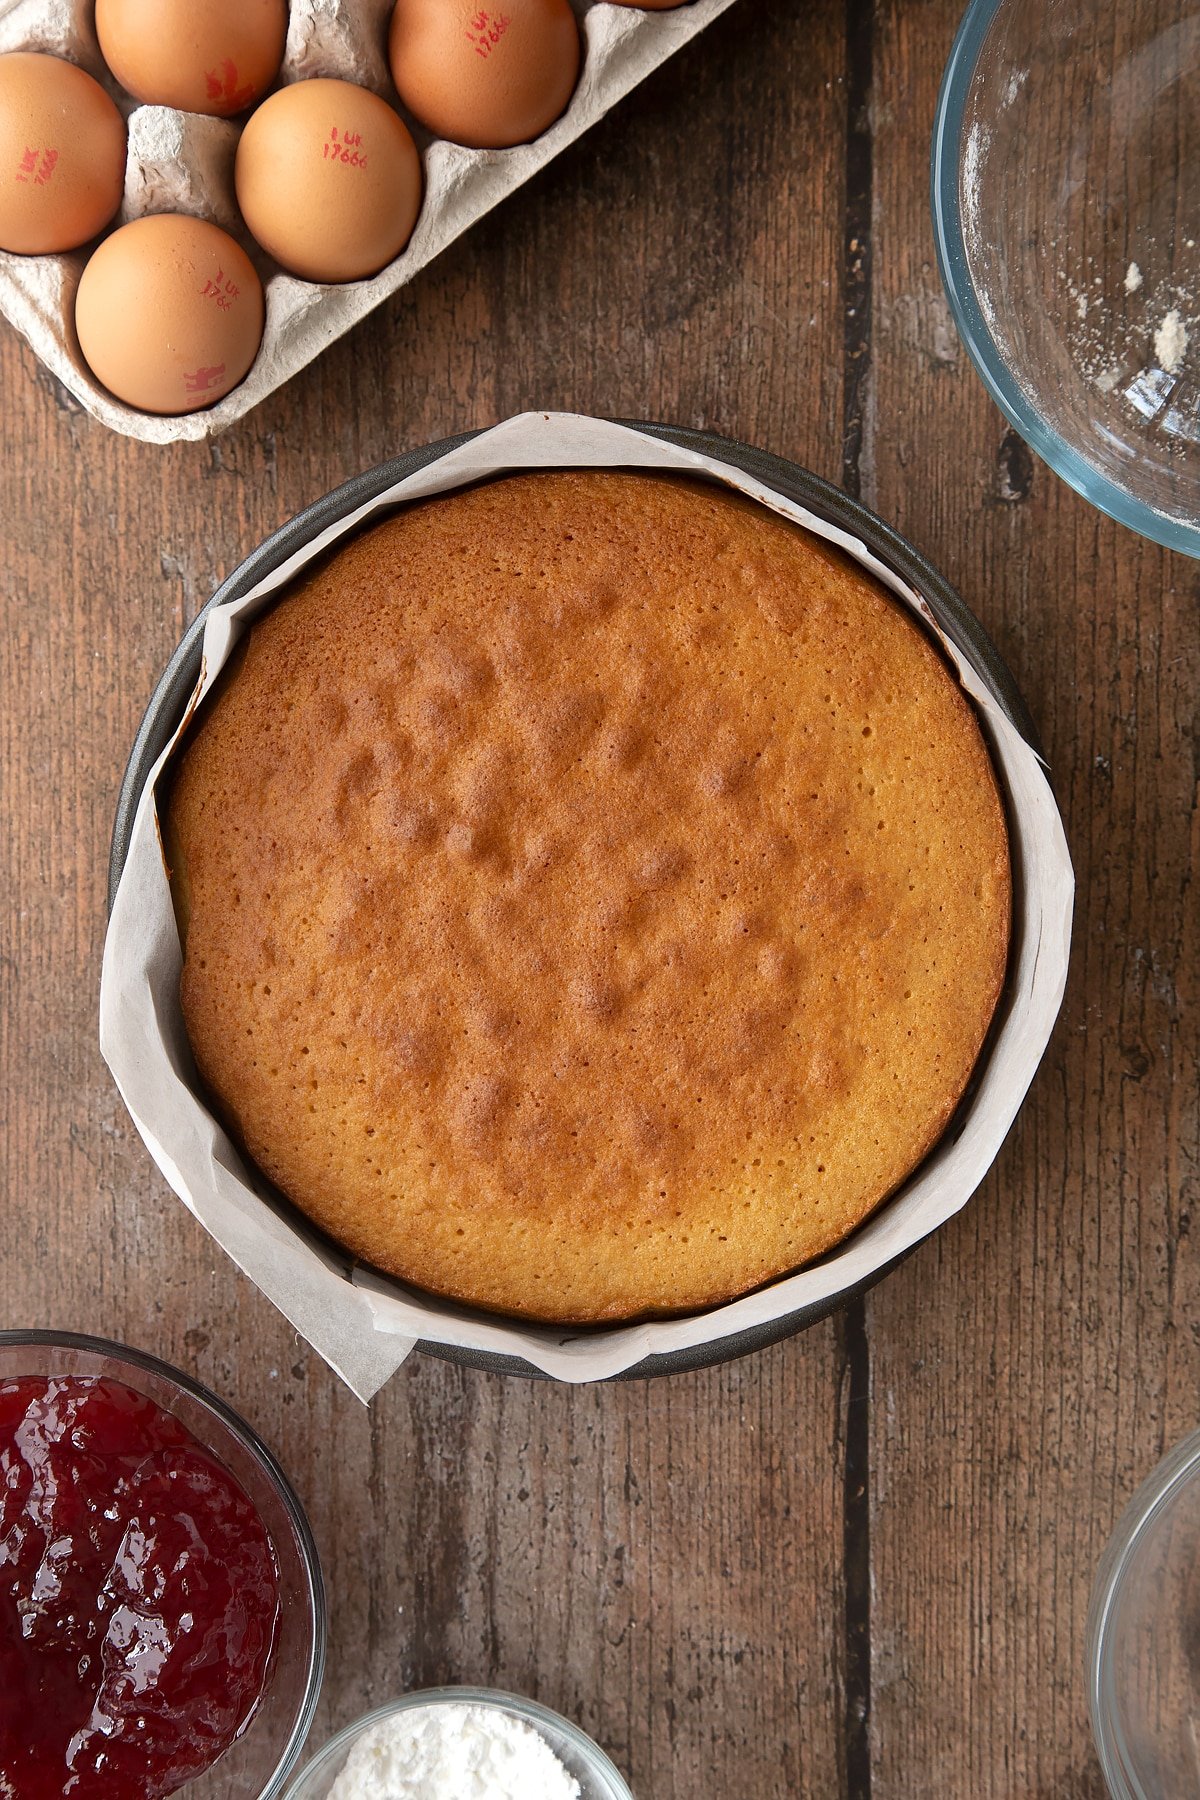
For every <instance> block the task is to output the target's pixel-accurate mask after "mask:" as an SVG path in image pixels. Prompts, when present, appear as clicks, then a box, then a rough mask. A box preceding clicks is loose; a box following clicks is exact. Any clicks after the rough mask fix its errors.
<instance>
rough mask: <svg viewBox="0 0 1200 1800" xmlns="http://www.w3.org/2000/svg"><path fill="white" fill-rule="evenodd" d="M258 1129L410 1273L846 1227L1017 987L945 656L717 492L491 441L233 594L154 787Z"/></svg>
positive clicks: (750, 1264)
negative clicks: (229, 656)
mask: <svg viewBox="0 0 1200 1800" xmlns="http://www.w3.org/2000/svg"><path fill="white" fill-rule="evenodd" d="M167 828H168V846H169V854H170V855H171V858H172V861H173V864H174V867H175V878H176V895H177V903H178V905H179V909H180V912H181V917H182V922H183V924H184V925H185V929H186V944H185V950H186V954H185V964H184V971H183V981H182V999H183V1008H184V1017H185V1020H186V1024H187V1029H188V1033H189V1036H190V1039H191V1042H192V1046H193V1049H194V1051H195V1055H196V1061H197V1064H198V1067H199V1069H200V1071H201V1074H202V1076H203V1078H204V1080H205V1082H206V1084H207V1085H208V1087H209V1088H210V1089H211V1091H212V1093H213V1095H214V1096H215V1097H216V1100H217V1102H218V1104H219V1107H220V1109H221V1111H222V1112H223V1114H224V1116H225V1117H226V1118H227V1119H228V1120H229V1122H230V1124H231V1125H232V1127H233V1129H234V1131H235V1132H236V1133H237V1135H238V1136H239V1138H240V1139H241V1141H242V1142H243V1143H244V1145H245V1147H246V1149H247V1151H248V1153H249V1155H250V1156H251V1157H252V1158H253V1159H254V1160H255V1161H256V1162H257V1163H258V1164H259V1166H260V1167H261V1168H262V1169H263V1170H264V1171H265V1172H266V1173H267V1174H268V1175H269V1176H270V1178H271V1179H272V1180H273V1181H274V1182H275V1183H277V1184H278V1186H279V1187H280V1188H281V1189H282V1190H283V1191H284V1192H285V1193H286V1194H288V1195H289V1196H290V1197H291V1198H292V1199H293V1200H294V1201H295V1202H296V1204H297V1205H298V1206H300V1207H301V1208H302V1209H303V1210H304V1211H305V1212H306V1213H308V1214H309V1215H310V1216H311V1217H312V1218H313V1219H314V1220H315V1221H316V1222H317V1223H318V1224H319V1225H321V1226H322V1227H324V1229H325V1230H326V1231H328V1232H329V1233H330V1234H331V1235H332V1236H333V1237H334V1238H336V1239H337V1240H338V1241H339V1242H341V1243H342V1244H344V1245H346V1246H348V1247H349V1248H350V1249H351V1250H352V1251H353V1252H355V1253H356V1254H357V1255H359V1256H361V1257H363V1258H364V1259H366V1260H367V1261H369V1262H371V1263H374V1264H376V1265H377V1266H378V1267H380V1268H382V1269H385V1270H388V1271H390V1272H392V1273H394V1274H396V1275H398V1276H400V1277H402V1278H404V1279H406V1280H408V1281H411V1282H413V1283H414V1284H416V1285H418V1286H420V1287H423V1288H426V1289H429V1290H431V1291H433V1292H436V1293H439V1294H443V1295H447V1296H451V1297H453V1298H456V1299H458V1300H462V1301H466V1302H470V1303H474V1304H477V1305H479V1306H482V1307H486V1308H489V1309H491V1310H494V1311H498V1312H503V1313H509V1314H514V1315H521V1316H525V1317H528V1318H532V1319H542V1320H547V1321H561V1322H574V1323H584V1322H589V1321H600V1320H616V1319H626V1318H633V1317H637V1316H639V1315H649V1314H655V1313H665V1312H673V1311H679V1310H692V1309H696V1308H699V1307H703V1306H707V1305H710V1304H713V1303H715V1302H718V1301H721V1300H723V1299H726V1298H728V1297H730V1296H732V1295H735V1294H739V1293H742V1292H745V1291H746V1290H748V1289H750V1288H752V1287H754V1286H756V1285H758V1284H760V1283H762V1282H764V1281H767V1280H768V1279H770V1278H772V1277H774V1276H778V1275H780V1274H782V1273H783V1272H785V1271H787V1270H790V1269H793V1268H796V1267H797V1266H798V1265H800V1264H802V1263H805V1262H807V1261H809V1260H810V1259H811V1258H813V1257H815V1256H818V1255H820V1254H821V1253H822V1252H823V1251H826V1250H828V1249H830V1248H831V1247H832V1246H833V1245H835V1244H837V1243H838V1242H839V1241H840V1240H841V1239H842V1238H844V1237H845V1236H846V1234H847V1233H848V1232H850V1231H852V1230H853V1229H854V1227H855V1226H856V1225H858V1224H859V1223H860V1222H861V1221H862V1220H863V1219H864V1218H866V1217H867V1215H868V1214H869V1213H870V1212H871V1211H872V1210H873V1209H874V1208H875V1207H876V1206H878V1204H879V1203H880V1201H881V1200H883V1199H884V1198H885V1197H886V1196H887V1195H889V1194H890V1193H892V1192H893V1191H894V1189H895V1188H896V1187H897V1185H898V1184H899V1183H900V1182H902V1181H903V1180H904V1179H905V1177H906V1176H907V1175H908V1174H909V1173H910V1172H911V1171H912V1170H913V1169H914V1167H915V1166H916V1165H917V1164H918V1163H919V1162H920V1160H921V1159H922V1157H923V1156H924V1155H925V1153H926V1152H927V1151H928V1150H929V1149H930V1147H931V1146H932V1145H933V1144H934V1143H935V1142H936V1140H937V1138H938V1137H939V1136H940V1134H941V1132H942V1131H943V1129H944V1127H945V1125H946V1122H947V1120H948V1119H949V1118H950V1115H951V1113H952V1112H953V1110H954V1108H955V1106H956V1105H957V1103H958V1101H959V1099H960V1097H961V1095H962V1093H963V1090H964V1088H965V1086H966V1084H967V1081H968V1079H969V1077H970V1075H971V1071H972V1069H973V1068H974V1065H975V1062H976V1059H977V1057H978V1055H979V1051H980V1048H981V1046H982V1044H983V1041H984V1037H985V1035H986V1033H987V1030H988V1026H989V1023H990V1021H991V1018H992V1014H993V1010H994V1008H995V1005H996V1001H997V999H998V997H999V994H1000V990H1001V986H1002V984H1003V980H1004V973H1005V966H1006V959H1007V950H1008V935H1009V906H1010V878H1009V861H1008V842H1007V835H1006V831H1005V824H1004V816H1003V809H1002V806H1001V802H1000V798H999V794H998V792H997V787H996V781H995V777H994V774H993V772H992V767H991V763H990V761H989V758H988V754H987V751H986V749H985V746H984V743H983V739H982V736H981V734H980V730H979V726H978V724H977V722H976V720H975V717H974V714H973V712H972V710H971V708H970V706H969V705H968V703H967V702H966V700H965V699H964V697H963V695H962V693H961V691H960V689H959V687H958V685H957V682H956V681H955V679H954V678H953V676H952V674H951V672H950V671H949V670H948V669H947V667H946V665H945V664H944V663H943V661H942V659H941V657H940V655H939V653H938V652H937V650H936V649H935V648H934V646H933V645H932V644H931V643H930V642H929V640H928V639H927V638H926V637H925V635H924V633H923V632H922V631H921V630H920V629H919V627H917V626H916V625H915V624H914V623H913V622H912V620H911V619H910V617H909V616H908V615H907V614H906V612H905V611H904V609H902V608H901V607H900V606H899V605H898V604H897V603H896V602H895V601H894V600H892V599H891V598H890V597H889V596H888V595H887V594H886V593H885V592H884V590H883V589H882V587H880V586H879V585H877V584H876V583H875V582H874V581H872V580H871V579H870V578H869V577H868V576H867V575H865V574H864V573H863V572H862V571H861V570H860V569H859V568H858V567H857V566H856V565H854V564H852V563H850V562H849V561H848V560H846V559H844V558H843V557H842V556H841V555H840V554H839V553H838V552H836V551H834V550H832V549H830V548H829V547H828V546H826V545H825V544H823V543H822V542H820V541H818V540H816V539H814V538H812V537H811V536H809V535H808V534H807V533H805V532H802V531H800V530H799V529H797V528H795V527H793V526H791V525H789V524H787V523H786V522H784V521H782V520H780V519H778V518H777V517H775V516H774V515H772V514H770V513H768V512H767V511H765V510H764V509H763V508H760V507H757V506H755V505H754V504H753V503H751V502H749V501H746V500H744V499H742V498H741V497H740V496H737V495H734V494H731V493H728V492H726V491H724V490H722V489H719V488H715V487H710V486H705V485H700V484H692V483H687V482H682V481H675V480H661V479H654V478H650V477H646V476H639V475H632V474H621V473H614V472H604V473H600V472H577V473H563V474H538V475H530V476H514V477H509V478H506V479H504V480H501V481H497V482H494V483H491V484H489V485H487V486H483V487H479V488H476V489H473V490H470V491H467V492H463V493H459V494H455V495H453V496H450V497H448V498H446V499H444V500H435V501H430V502H425V503H423V504H420V505H416V506H413V507H410V508H408V509H407V510H405V511H403V512H401V513H398V514H397V515H396V516H394V517H393V518H391V519H390V520H388V521H387V522H386V523H385V524H382V525H379V526H377V527H375V528H374V529H372V530H370V531H367V532H365V533H364V534H363V535H361V536H360V537H358V538H356V539H355V540H354V541H353V542H351V543H350V544H349V545H348V547H347V548H345V549H343V550H341V551H339V552H338V553H337V554H336V556H334V557H333V558H332V559H330V560H329V561H327V562H326V563H325V564H324V565H323V566H321V567H319V568H318V569H317V571H316V572H315V573H313V574H311V575H309V576H308V577H307V578H306V579H305V580H303V581H302V582H301V583H299V584H298V585H297V586H296V587H295V588H294V589H293V590H291V591H290V592H289V594H288V596H287V597H286V598H285V599H284V600H283V601H282V602H281V603H280V604H279V605H277V606H276V607H275V608H274V609H273V610H272V611H271V612H270V613H268V614H267V615H266V616H265V617H264V618H262V619H261V620H260V621H259V622H258V623H256V624H255V625H254V627H253V628H252V630H251V631H250V633H249V634H248V639H247V640H246V642H245V648H244V654H242V655H240V656H239V658H238V660H237V666H236V667H235V668H233V669H231V670H230V671H227V673H226V676H225V677H224V678H223V681H222V684H221V686H220V689H219V692H218V694H217V695H216V696H215V697H214V699H213V700H212V702H211V703H210V704H209V705H208V706H206V707H205V708H204V709H203V710H202V712H201V714H200V716H199V719H198V721H197V724H196V726H195V727H194V729H193V732H192V735H191V736H190V738H189V740H188V743H187V746H186V748H185V750H184V752H183V753H182V755H181V757H180V758H179V760H178V773H177V776H176V779H175V782H174V786H173V791H172V794H171V796H170V800H169V806H168V816H167Z"/></svg>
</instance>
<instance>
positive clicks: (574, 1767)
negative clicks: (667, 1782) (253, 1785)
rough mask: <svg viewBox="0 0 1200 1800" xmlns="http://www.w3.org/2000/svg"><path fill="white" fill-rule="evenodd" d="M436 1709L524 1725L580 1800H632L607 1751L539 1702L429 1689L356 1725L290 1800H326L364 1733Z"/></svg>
mask: <svg viewBox="0 0 1200 1800" xmlns="http://www.w3.org/2000/svg"><path fill="white" fill-rule="evenodd" d="M432 1706H486V1707H491V1708H494V1709H495V1710H497V1711H500V1712H504V1713H507V1714H508V1715H509V1716H510V1717H511V1718H514V1719H520V1720H522V1721H523V1722H524V1723H525V1724H526V1725H532V1727H533V1729H534V1730H535V1731H536V1732H538V1733H539V1734H540V1735H541V1736H542V1737H544V1738H545V1740H546V1742H547V1743H548V1744H549V1746H550V1748H551V1750H553V1752H554V1754H555V1756H557V1758H558V1760H559V1762H560V1763H562V1765H563V1767H564V1768H565V1769H566V1770H567V1771H568V1773H569V1774H571V1775H573V1776H574V1777H575V1779H576V1781H577V1782H578V1783H579V1795H580V1800H633V1795H632V1794H631V1793H630V1791H629V1789H628V1787H626V1785H625V1782H624V1781H623V1780H622V1778H621V1776H620V1774H619V1773H618V1771H617V1769H616V1768H615V1767H614V1765H613V1764H612V1763H611V1762H610V1761H609V1760H608V1758H607V1756H605V1754H604V1752H603V1750H601V1749H600V1747H599V1746H598V1745H597V1744H594V1743H593V1742H592V1740H591V1738H590V1737H588V1736H587V1735H586V1733H584V1732H582V1731H580V1729H579V1727H578V1726H577V1725H572V1723H571V1721H570V1720H569V1719H564V1718H563V1717H562V1716H561V1714H559V1713H556V1712H551V1711H550V1709H549V1707H546V1706H539V1705H538V1703H537V1701H536V1700H522V1699H519V1698H518V1697H517V1696H516V1695H515V1694H502V1693H498V1692H497V1691H496V1690H495V1689H494V1688H469V1687H448V1688H426V1689H425V1690H424V1691H423V1692H418V1693H415V1694H406V1695H405V1696H404V1698H403V1700H396V1701H394V1702H393V1703H392V1704H391V1705H390V1706H380V1707H378V1708H377V1709H376V1710H375V1711H374V1712H370V1713H367V1714H366V1716H365V1717H364V1718H361V1719H356V1720H355V1721H354V1723H353V1725H347V1727H346V1729H345V1730H344V1731H339V1732H338V1734H337V1736H336V1737H335V1738H331V1739H330V1741H329V1742H328V1743H327V1744H326V1746H325V1748H324V1749H323V1750H322V1751H321V1753H320V1755H319V1756H318V1757H317V1758H316V1759H315V1761H313V1762H310V1763H309V1765H308V1767H307V1768H306V1769H304V1770H303V1771H302V1772H301V1774H300V1775H299V1776H297V1778H296V1780H295V1781H294V1782H293V1783H292V1785H291V1787H290V1788H289V1789H288V1791H287V1800H328V1795H329V1793H330V1790H331V1789H332V1787H333V1784H334V1782H335V1781H336V1779H337V1777H338V1776H339V1775H340V1774H341V1772H342V1770H343V1768H344V1767H345V1765H346V1759H347V1757H348V1756H349V1755H350V1752H351V1750H352V1749H353V1748H354V1746H355V1744H356V1743H357V1742H358V1740H359V1738H361V1737H362V1736H363V1735H364V1733H365V1732H368V1731H370V1730H371V1729H372V1727H373V1726H375V1725H379V1724H381V1723H382V1722H383V1721H384V1720H385V1719H392V1718H395V1716H396V1715H397V1714H398V1713H404V1712H409V1711H411V1710H413V1709H414V1708H421V1707H432Z"/></svg>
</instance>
